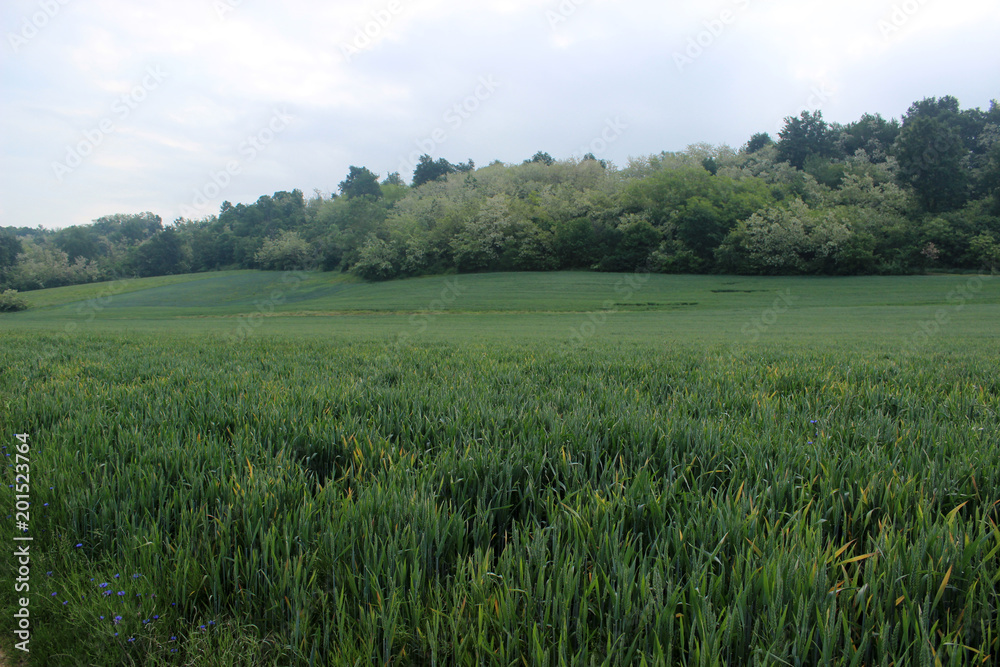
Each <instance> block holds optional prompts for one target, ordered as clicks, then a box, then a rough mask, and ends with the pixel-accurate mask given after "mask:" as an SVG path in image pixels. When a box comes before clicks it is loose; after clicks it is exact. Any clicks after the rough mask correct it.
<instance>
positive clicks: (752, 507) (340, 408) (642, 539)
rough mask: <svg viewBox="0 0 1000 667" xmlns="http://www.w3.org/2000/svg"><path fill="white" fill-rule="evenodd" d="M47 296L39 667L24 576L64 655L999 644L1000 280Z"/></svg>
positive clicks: (788, 658) (338, 657) (33, 467)
mask: <svg viewBox="0 0 1000 667" xmlns="http://www.w3.org/2000/svg"><path fill="white" fill-rule="evenodd" d="M24 296H26V297H27V299H28V300H29V302H30V303H31V305H32V308H31V309H30V310H28V311H25V312H22V313H15V314H5V315H0V402H2V410H0V426H2V428H0V431H2V433H3V437H4V441H3V442H2V443H0V444H2V445H3V446H4V449H3V450H2V452H3V453H4V454H5V455H6V456H5V457H4V458H6V459H7V461H8V464H9V466H10V467H7V472H6V473H5V475H6V477H5V479H6V484H7V485H8V486H9V488H8V489H7V491H8V492H7V493H5V494H3V507H2V509H4V510H6V511H5V512H3V514H4V516H6V517H7V521H6V524H5V525H7V527H8V528H7V530H6V532H7V535H8V538H7V539H8V540H9V542H8V547H7V548H5V549H4V551H5V552H6V553H8V554H9V555H8V556H5V557H4V558H3V559H2V562H0V575H2V579H0V585H2V591H3V593H2V595H0V603H2V607H3V609H2V614H3V618H4V619H5V620H4V621H3V627H4V628H5V631H4V632H3V639H2V640H0V646H2V647H3V650H4V652H5V653H6V654H7V655H8V656H13V657H14V658H15V659H16V657H17V655H16V654H17V653H18V652H17V651H16V650H15V649H14V647H13V645H14V642H15V641H17V640H16V638H15V636H14V635H13V633H12V632H11V631H10V630H12V629H13V627H14V622H15V621H14V614H15V613H17V611H18V610H19V609H20V608H21V603H20V601H19V598H20V597H23V596H27V597H28V598H29V599H30V604H29V606H28V609H29V611H30V622H31V644H30V648H31V653H30V659H31V662H30V664H32V665H46V666H48V665H51V666H59V665H143V666H145V665H151V666H159V665H218V666H220V667H221V666H229V665H441V666H445V665H526V666H534V665H574V666H575V665H692V666H694V665H699V666H700V665H705V666H710V665H887V666H888V665H990V664H996V661H997V660H998V656H1000V592H998V586H1000V528H998V525H997V523H998V521H1000V505H998V503H1000V446H998V445H1000V437H998V434H997V426H998V423H1000V419H998V412H1000V278H998V277H997V276H991V275H988V274H985V275H983V274H970V275H939V276H920V277H885V278H743V277H729V276H661V275H623V274H594V273H572V272H570V273H550V274H531V273H527V274H481V275H457V276H442V277H434V278H420V279H412V280H402V281H395V282H389V283H381V284H369V283H361V282H357V281H355V280H353V279H349V278H345V277H342V276H336V275H333V274H322V273H310V274H297V273H296V274H283V273H264V272H250V271H241V272H224V273H210V274H198V275H190V276H172V277H167V278H151V279H143V280H125V281H117V282H115V283H107V284H99V285H86V286H75V287H68V288H59V289H53V290H45V291H39V292H28V293H26V294H25V295H24ZM17 433H26V434H28V435H29V439H28V443H29V445H30V452H29V455H28V456H29V457H30V502H31V505H30V529H29V533H30V535H31V536H32V537H33V541H32V542H31V543H30V544H31V547H30V549H31V574H30V593H17V592H15V581H14V580H15V577H16V576H17V565H16V562H15V559H14V558H13V556H12V555H10V554H12V553H13V551H14V549H15V545H16V544H19V543H17V542H15V541H14V537H15V536H17V535H19V534H20V533H21V532H22V531H19V530H17V528H16V524H15V520H16V519H15V516H14V515H15V513H16V509H15V489H14V488H13V487H11V486H10V485H14V484H15V470H16V469H15V467H14V465H15V460H16V457H15V452H16V449H17V445H18V440H17V439H16V438H15V437H14V435H13V434H17Z"/></svg>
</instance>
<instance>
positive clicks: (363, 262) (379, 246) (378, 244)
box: [352, 235, 396, 280]
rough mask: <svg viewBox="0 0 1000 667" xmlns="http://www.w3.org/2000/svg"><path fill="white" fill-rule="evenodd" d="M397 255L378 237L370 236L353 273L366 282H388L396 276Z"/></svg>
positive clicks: (362, 247)
mask: <svg viewBox="0 0 1000 667" xmlns="http://www.w3.org/2000/svg"><path fill="white" fill-rule="evenodd" d="M395 260H396V253H395V252H394V251H393V249H392V246H390V245H389V244H388V243H386V242H385V241H383V240H382V239H380V238H379V237H377V236H374V235H373V236H369V237H368V240H367V241H365V244H364V245H363V246H361V252H360V254H359V257H358V261H357V263H356V264H355V265H354V268H353V269H352V271H353V272H354V273H355V274H357V275H359V276H361V277H362V278H364V279H365V280H386V279H388V278H391V277H392V276H394V275H395V274H396V266H395Z"/></svg>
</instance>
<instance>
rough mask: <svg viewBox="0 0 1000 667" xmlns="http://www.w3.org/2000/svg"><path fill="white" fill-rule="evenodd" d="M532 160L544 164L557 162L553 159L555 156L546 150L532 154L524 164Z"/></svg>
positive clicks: (548, 164)
mask: <svg viewBox="0 0 1000 667" xmlns="http://www.w3.org/2000/svg"><path fill="white" fill-rule="evenodd" d="M532 162H537V163H540V164H544V165H546V166H550V165H552V164H555V160H554V159H553V157H552V156H551V155H549V154H548V153H546V152H545V151H538V152H537V153H535V154H534V155H532V156H531V158H530V159H528V160H525V161H524V164H531V163H532Z"/></svg>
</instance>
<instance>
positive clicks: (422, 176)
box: [413, 154, 471, 188]
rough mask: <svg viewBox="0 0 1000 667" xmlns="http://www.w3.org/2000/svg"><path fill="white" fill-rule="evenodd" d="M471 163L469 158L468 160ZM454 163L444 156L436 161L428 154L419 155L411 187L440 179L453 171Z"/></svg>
mask: <svg viewBox="0 0 1000 667" xmlns="http://www.w3.org/2000/svg"><path fill="white" fill-rule="evenodd" d="M470 163H471V160H470ZM455 171H457V170H456V168H455V165H453V164H452V163H450V162H448V161H447V160H445V159H444V158H438V160H437V162H435V161H434V159H433V158H432V157H431V156H430V155H426V154H425V155H421V156H420V162H418V163H417V166H416V167H415V168H414V170H413V187H415V188H416V187H419V186H421V185H423V184H424V183H430V182H431V181H437V180H441V179H442V178H444V177H446V176H447V175H448V174H453V173H455Z"/></svg>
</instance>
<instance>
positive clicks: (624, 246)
mask: <svg viewBox="0 0 1000 667" xmlns="http://www.w3.org/2000/svg"><path fill="white" fill-rule="evenodd" d="M998 264H1000V106H998V105H997V102H996V101H993V102H992V103H991V105H990V108H989V110H988V111H982V110H980V109H978V108H975V109H965V110H963V109H961V108H960V106H959V102H958V100H956V99H955V98H953V97H944V98H940V99H938V98H929V99H925V100H922V101H920V102H917V103H915V104H913V105H912V106H911V107H910V108H909V110H908V111H907V112H906V114H904V115H903V117H902V119H901V120H895V119H890V120H886V119H884V118H882V117H881V116H879V115H865V116H863V117H862V118H860V119H859V120H857V121H855V122H853V123H850V124H848V125H840V124H837V123H827V122H826V121H825V120H824V119H823V116H822V113H821V112H818V111H817V112H808V111H804V112H802V114H800V115H799V116H798V117H790V118H787V119H786V121H785V125H784V128H783V130H782V131H781V132H780V133H779V136H778V137H777V138H776V139H774V138H772V137H770V136H769V135H767V134H763V133H762V134H756V135H754V136H753V137H751V138H750V140H749V141H748V142H747V143H746V144H745V145H744V146H743V147H742V148H740V149H739V150H734V149H732V148H730V147H728V146H712V145H709V144H697V145H694V146H691V147H689V148H688V149H687V150H686V151H683V152H679V153H666V152H665V153H661V154H659V155H653V156H649V157H645V158H639V159H635V158H633V159H630V161H629V163H628V164H627V165H625V166H623V167H616V166H615V165H612V164H608V163H606V162H604V161H601V160H597V159H596V158H595V157H594V156H593V155H588V156H586V157H585V158H584V159H582V160H573V159H570V160H561V161H556V160H554V159H552V157H551V156H549V155H548V154H547V153H543V152H539V153H537V154H535V155H534V156H533V157H532V158H530V159H528V160H526V161H525V162H524V163H522V164H516V165H511V164H503V163H500V162H494V163H493V164H490V165H489V166H487V167H483V168H476V166H475V165H474V164H473V162H472V161H471V160H469V161H468V162H466V163H459V164H452V163H450V162H448V161H447V160H445V159H443V158H438V159H437V160H434V159H433V158H431V157H430V156H427V155H425V156H423V157H422V158H421V160H420V163H419V164H418V165H417V167H416V169H415V171H414V173H413V177H412V182H411V184H410V185H407V184H406V183H405V182H404V180H403V179H402V177H401V176H400V175H399V174H390V175H389V176H387V177H386V178H384V179H382V180H381V181H380V180H379V176H377V175H376V174H374V173H373V172H371V171H370V170H368V169H367V168H365V167H351V169H350V173H349V174H347V175H346V177H345V178H344V180H343V181H341V182H340V183H339V186H338V193H337V194H333V195H330V196H324V195H322V194H320V193H317V194H316V195H315V196H314V197H312V198H310V199H308V200H307V199H306V198H305V197H304V195H303V193H302V192H301V191H299V190H293V191H292V192H277V193H275V194H274V195H272V196H262V197H261V198H260V199H258V200H257V201H256V202H255V203H252V204H236V205H233V204H231V203H229V202H225V203H224V204H223V205H222V207H221V210H220V212H219V214H218V215H217V216H210V217H208V218H205V219H201V220H187V219H183V218H181V219H178V220H176V221H174V222H173V224H171V225H168V226H164V225H163V224H162V220H161V219H160V217H159V216H156V215H154V214H152V213H143V214H137V215H120V214H119V215H112V216H107V217H104V218H100V219H99V220H97V221H95V222H94V223H93V224H91V225H85V226H75V227H68V228H65V229H61V230H58V231H49V230H43V229H40V228H39V229H11V228H7V229H6V230H0V281H2V283H3V284H4V285H5V286H7V287H13V288H16V289H20V290H28V289H36V288H41V287H53V286H58V285H66V284H71V283H79V282H88V281H96V280H104V279H108V278H111V277H116V276H121V275H139V276H154V275H164V274H172V273H185V272H197V271H211V270H218V269H231V268H255V269H270V270H285V269H300V268H312V269H322V270H326V271H351V272H354V273H356V274H357V275H359V276H361V277H363V278H365V279H369V280H386V279H390V278H396V277H403V276H415V275H421V274H429V273H446V272H452V271H459V272H474V271H547V270H557V269H589V270H597V271H632V270H636V269H638V268H643V269H648V270H652V271H658V272H679V273H703V272H726V273H742V274H833V275H836V274H840V275H846V274H876V273H877V274H900V273H914V272H921V271H926V270H928V269H933V268H939V269H979V268H982V267H984V266H990V265H993V266H995V265H998Z"/></svg>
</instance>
